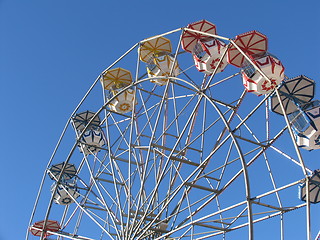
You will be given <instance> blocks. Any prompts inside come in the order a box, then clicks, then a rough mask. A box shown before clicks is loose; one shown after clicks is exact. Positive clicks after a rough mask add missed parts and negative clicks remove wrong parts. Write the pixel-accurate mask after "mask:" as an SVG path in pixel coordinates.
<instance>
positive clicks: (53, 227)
mask: <svg viewBox="0 0 320 240" xmlns="http://www.w3.org/2000/svg"><path fill="white" fill-rule="evenodd" d="M60 228H61V227H60V224H59V223H58V222H57V221H53V220H47V222H46V224H45V221H44V220H42V221H39V222H35V223H34V224H33V225H32V226H31V227H30V229H29V230H30V232H31V233H32V235H34V236H39V237H40V236H41V235H42V229H43V231H44V232H45V234H44V236H50V235H52V234H51V233H48V232H47V231H50V232H58V231H59V230H60Z"/></svg>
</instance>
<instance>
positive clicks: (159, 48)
mask: <svg viewBox="0 0 320 240" xmlns="http://www.w3.org/2000/svg"><path fill="white" fill-rule="evenodd" d="M139 51H140V60H141V61H143V62H148V61H149V60H150V58H152V56H154V55H157V54H158V53H161V52H168V53H171V52H172V46H171V41H170V40H169V39H167V38H165V37H157V38H153V39H151V40H148V41H146V42H143V43H142V44H141V46H140V48H139Z"/></svg>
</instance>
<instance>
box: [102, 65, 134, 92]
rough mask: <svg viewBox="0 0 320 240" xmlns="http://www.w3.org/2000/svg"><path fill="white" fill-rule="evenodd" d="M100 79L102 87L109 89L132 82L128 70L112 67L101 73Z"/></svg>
mask: <svg viewBox="0 0 320 240" xmlns="http://www.w3.org/2000/svg"><path fill="white" fill-rule="evenodd" d="M100 81H101V83H102V86H103V88H104V89H106V90H111V89H117V88H121V87H125V86H128V85H130V84H131V83H132V76H131V72H130V71H129V70H126V69H124V68H113V69H111V70H108V71H106V72H105V73H103V75H102V77H101V79H100Z"/></svg>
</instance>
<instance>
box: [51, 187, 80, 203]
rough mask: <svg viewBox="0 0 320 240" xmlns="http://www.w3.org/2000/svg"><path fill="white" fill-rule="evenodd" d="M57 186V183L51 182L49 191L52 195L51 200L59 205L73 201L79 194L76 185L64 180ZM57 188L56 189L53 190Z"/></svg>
mask: <svg viewBox="0 0 320 240" xmlns="http://www.w3.org/2000/svg"><path fill="white" fill-rule="evenodd" d="M56 186H57V183H56V182H55V183H53V184H52V186H51V193H52V195H53V200H54V202H55V203H56V204H59V205H69V204H71V203H74V200H75V199H76V198H78V197H79V196H80V194H79V191H78V189H77V185H76V184H74V183H72V182H68V181H64V182H63V183H60V184H59V185H58V187H56ZM56 188H57V191H56V192H55V191H54V190H55V189H56Z"/></svg>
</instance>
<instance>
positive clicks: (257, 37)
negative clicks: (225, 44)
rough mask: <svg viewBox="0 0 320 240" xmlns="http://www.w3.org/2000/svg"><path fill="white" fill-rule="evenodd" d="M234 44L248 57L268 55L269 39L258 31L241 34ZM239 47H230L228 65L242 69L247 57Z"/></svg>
mask: <svg viewBox="0 0 320 240" xmlns="http://www.w3.org/2000/svg"><path fill="white" fill-rule="evenodd" d="M234 43H235V44H236V45H237V47H239V48H240V49H241V50H242V51H243V52H244V53H245V54H246V55H248V56H252V55H260V54H261V55H262V54H264V53H266V52H267V49H268V39H267V37H266V36H265V35H263V34H262V33H259V32H258V31H251V32H247V33H243V34H240V35H238V36H236V37H235V40H234ZM237 47H236V46H234V45H231V46H230V47H229V49H228V53H227V60H228V63H230V64H232V65H234V66H236V67H241V66H242V64H243V62H244V61H245V56H244V55H243V54H242V53H241V52H240V51H239V50H238V48H237Z"/></svg>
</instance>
